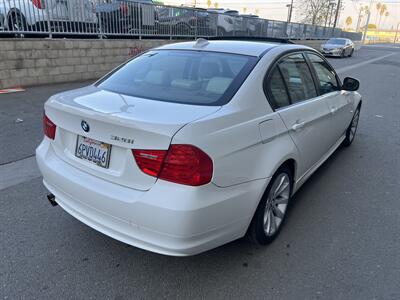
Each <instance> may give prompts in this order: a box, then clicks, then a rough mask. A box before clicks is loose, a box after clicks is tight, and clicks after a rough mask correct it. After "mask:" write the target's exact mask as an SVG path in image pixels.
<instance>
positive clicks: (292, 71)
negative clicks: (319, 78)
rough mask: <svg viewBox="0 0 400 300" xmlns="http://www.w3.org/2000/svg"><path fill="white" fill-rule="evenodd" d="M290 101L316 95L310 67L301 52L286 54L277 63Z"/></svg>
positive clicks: (298, 100)
mask: <svg viewBox="0 0 400 300" xmlns="http://www.w3.org/2000/svg"><path fill="white" fill-rule="evenodd" d="M278 66H279V69H280V70H281V73H282V76H283V78H284V80H285V82H286V86H287V88H288V92H289V96H290V100H291V102H292V103H297V102H301V101H304V100H307V99H311V98H314V97H317V91H316V90H315V85H314V81H313V79H312V76H311V72H310V69H309V67H308V65H307V62H306V60H305V59H304V56H303V55H302V54H292V55H289V56H286V57H285V58H283V59H282V60H281V61H280V62H279V63H278Z"/></svg>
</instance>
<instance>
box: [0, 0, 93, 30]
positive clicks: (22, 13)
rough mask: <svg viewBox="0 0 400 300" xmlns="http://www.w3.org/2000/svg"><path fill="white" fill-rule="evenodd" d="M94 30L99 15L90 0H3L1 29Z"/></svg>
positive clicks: (0, 14) (0, 6) (0, 5)
mask: <svg viewBox="0 0 400 300" xmlns="http://www.w3.org/2000/svg"><path fill="white" fill-rule="evenodd" d="M49 25H50V26H51V28H52V30H53V31H56V32H57V31H61V32H70V31H72V29H73V30H74V31H76V30H78V29H80V31H84V32H86V31H87V30H89V29H90V30H91V31H93V30H94V28H95V26H97V18H96V15H95V14H94V13H93V4H92V2H91V1H89V0H83V1H82V0H68V1H67V0H12V1H11V0H0V29H2V30H12V31H16V32H31V31H36V32H44V31H48V26H49Z"/></svg>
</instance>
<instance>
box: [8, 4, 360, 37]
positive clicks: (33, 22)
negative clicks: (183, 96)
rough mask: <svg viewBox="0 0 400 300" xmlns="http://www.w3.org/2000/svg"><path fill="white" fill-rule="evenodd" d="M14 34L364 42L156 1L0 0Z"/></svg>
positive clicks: (327, 30)
mask: <svg viewBox="0 0 400 300" xmlns="http://www.w3.org/2000/svg"><path fill="white" fill-rule="evenodd" d="M1 33H3V34H14V35H16V36H27V35H28V36H34V35H42V36H43V35H45V36H49V37H53V36H95V37H99V38H107V37H138V38H141V37H160V38H171V39H172V38H177V37H191V38H196V37H218V36H240V37H261V38H262V37H268V38H284V39H327V38H331V37H346V38H350V39H352V40H355V41H358V40H361V34H359V33H354V32H344V31H342V30H341V29H338V28H332V27H323V26H314V25H308V24H300V23H287V22H282V21H275V20H267V19H262V18H259V17H257V16H254V15H240V14H239V13H238V12H237V11H226V10H216V9H213V10H206V9H200V8H189V7H173V6H165V5H158V4H154V3H153V1H152V0H139V1H138V0H135V1H129V0H123V1H120V0H93V1H90V0H0V34H1Z"/></svg>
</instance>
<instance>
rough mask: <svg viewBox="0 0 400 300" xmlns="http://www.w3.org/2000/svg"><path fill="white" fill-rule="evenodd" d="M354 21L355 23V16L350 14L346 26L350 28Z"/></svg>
mask: <svg viewBox="0 0 400 300" xmlns="http://www.w3.org/2000/svg"><path fill="white" fill-rule="evenodd" d="M352 23H353V18H352V17H350V16H348V17H347V18H346V26H347V28H349V27H350V25H351V24H352Z"/></svg>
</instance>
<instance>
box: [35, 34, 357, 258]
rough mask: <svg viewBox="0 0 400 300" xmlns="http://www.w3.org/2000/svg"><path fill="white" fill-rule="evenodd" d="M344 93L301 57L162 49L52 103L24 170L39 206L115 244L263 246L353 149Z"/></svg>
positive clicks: (193, 249) (277, 50)
mask: <svg viewBox="0 0 400 300" xmlns="http://www.w3.org/2000/svg"><path fill="white" fill-rule="evenodd" d="M358 86H359V83H358V81H357V80H355V79H352V78H345V79H344V82H343V84H342V83H341V81H340V79H339V77H338V76H337V74H336V73H335V71H334V69H333V68H332V67H331V66H330V64H329V63H328V62H327V61H326V60H325V58H324V57H323V56H322V55H321V54H320V53H319V52H317V51H315V50H313V49H311V48H308V47H306V46H301V45H290V44H273V43H261V42H245V41H210V42H209V41H206V40H203V39H200V40H198V41H197V42H185V43H178V44H170V45H166V46H162V47H159V48H156V49H152V50H149V51H147V52H145V53H143V54H142V55H140V56H137V57H135V58H133V59H131V60H130V61H128V62H127V63H125V64H123V65H122V66H120V67H119V68H117V69H116V70H114V71H112V72H111V73H109V74H108V75H106V76H105V77H104V78H102V79H100V80H99V81H98V82H96V83H95V84H93V85H90V86H88V87H84V88H80V89H77V90H72V91H67V92H63V93H60V94H57V95H54V96H52V97H51V98H50V99H49V100H48V101H47V102H46V103H45V110H44V111H45V114H44V118H43V125H44V132H45V137H44V139H43V141H42V142H41V144H40V145H39V146H38V148H37V150H36V159H37V163H38V165H39V168H40V171H41V173H42V174H43V183H44V185H45V186H46V188H47V189H48V190H49V191H50V193H51V194H49V195H48V199H49V200H50V202H51V203H52V204H53V205H57V204H59V205H60V206H61V207H62V208H63V209H64V210H65V211H67V212H68V213H70V214H71V215H72V216H74V217H75V218H77V219H78V220H80V221H82V222H83V223H85V224H87V225H89V226H91V227H93V228H94V229H96V230H98V231H100V232H102V233H104V234H106V235H109V236H110V237H113V238H115V239H117V240H120V241H122V242H125V243H128V244H131V245H134V246H137V247H140V248H143V249H147V250H150V251H154V252H158V253H162V254H167V255H179V256H182V255H193V254H197V253H200V252H203V251H206V250H209V249H211V248H214V247H217V246H220V245H223V244H225V243H228V242H230V241H232V240H235V239H238V238H241V237H243V236H245V235H247V236H248V237H249V238H250V239H251V240H252V241H254V242H256V243H259V244H268V243H270V242H272V241H273V240H274V238H275V237H276V236H277V235H278V233H279V231H280V229H281V228H282V224H283V223H284V220H285V217H286V212H287V208H288V205H289V204H290V201H291V199H292V196H293V194H294V193H295V192H296V191H297V190H298V189H299V188H300V187H301V185H302V184H303V183H304V182H305V181H306V180H307V179H308V178H309V177H310V176H311V174H313V173H314V171H315V170H317V169H318V167H319V166H320V165H321V164H322V163H323V162H324V161H325V160H326V159H327V158H328V157H329V156H330V155H331V154H332V153H333V152H334V151H335V150H336V149H337V148H338V147H339V146H340V145H342V144H343V145H345V146H349V145H350V144H351V143H352V142H353V139H354V136H355V133H356V129H357V124H358V119H359V115H360V109H361V96H360V95H359V94H358V93H357V92H356V90H357V89H358ZM297 213H301V212H300V211H299V212H297ZM76 234H79V232H77V233H76ZM305 238H307V237H306V236H305Z"/></svg>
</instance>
